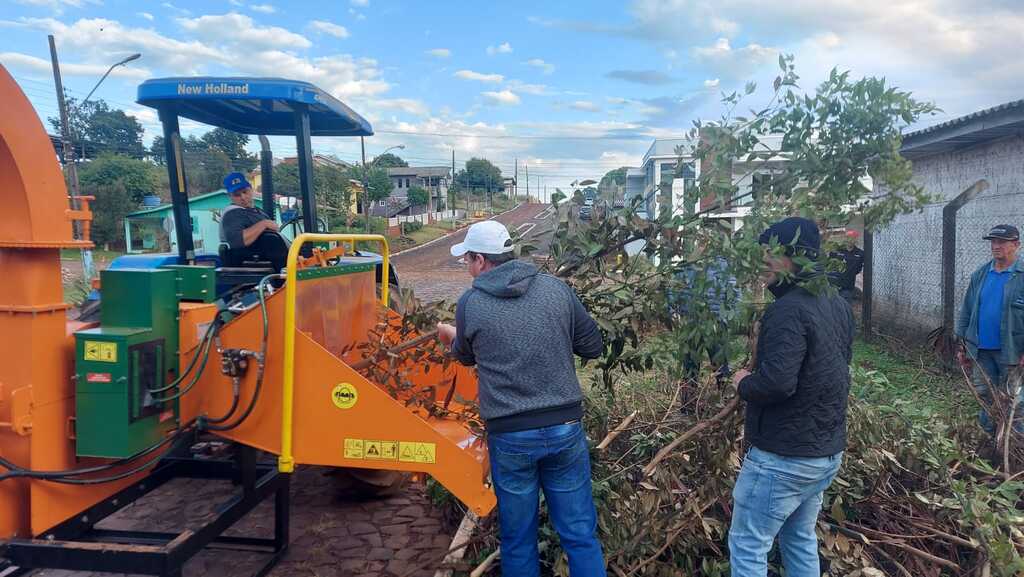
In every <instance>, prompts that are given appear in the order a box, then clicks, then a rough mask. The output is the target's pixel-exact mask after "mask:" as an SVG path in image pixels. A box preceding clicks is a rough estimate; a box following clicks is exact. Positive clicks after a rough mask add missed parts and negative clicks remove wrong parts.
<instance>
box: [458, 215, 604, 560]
mask: <svg viewBox="0 0 1024 577" xmlns="http://www.w3.org/2000/svg"><path fill="white" fill-rule="evenodd" d="M512 251H513V246H512V240H511V238H510V237H509V234H508V230H507V229H506V228H505V225H503V224H501V223H500V222H497V221H493V220H488V221H484V222H479V223H477V224H474V225H473V226H471V227H469V231H468V232H467V233H466V240H465V241H464V242H461V243H459V244H456V245H455V246H453V247H452V249H451V252H452V255H453V256H456V257H465V260H466V263H467V264H468V266H469V274H470V275H472V276H473V279H474V280H473V286H472V288H470V289H469V290H467V291H466V292H465V294H463V295H462V297H461V298H460V299H459V304H458V307H457V308H456V312H455V326H452V325H447V324H439V325H438V335H439V337H440V339H441V341H442V342H443V343H444V344H445V345H447V346H450V347H451V351H452V356H454V357H455V358H456V359H457V360H458V361H459V362H461V363H463V364H466V365H476V367H477V375H478V377H479V382H480V385H479V387H480V416H481V417H483V420H484V425H485V428H486V429H487V446H488V450H489V454H490V461H491V477H492V480H493V481H494V492H495V494H496V495H497V497H498V515H499V517H498V519H499V524H500V527H499V528H500V532H501V567H502V574H503V575H516V576H517V577H534V576H537V575H539V574H540V562H539V558H538V551H537V523H538V518H539V516H538V507H539V499H540V490H541V489H543V490H544V498H545V500H546V502H547V506H548V514H549V517H550V518H551V523H552V525H554V527H555V530H556V531H557V532H558V535H559V537H560V539H561V543H562V547H563V548H564V549H565V552H566V554H567V556H568V557H569V573H570V575H571V576H572V577H584V576H586V577H603V576H604V575H605V574H606V573H605V566H604V556H603V554H602V552H601V544H600V542H598V540H597V513H596V511H595V508H594V499H593V495H592V493H591V484H590V455H589V452H588V448H587V439H586V434H585V432H584V430H583V426H582V424H581V422H580V419H581V418H582V417H583V392H582V391H581V390H580V383H579V380H578V379H577V378H576V364H575V359H574V357H573V355H574V354H576V355H579V356H581V357H583V358H588V359H593V358H596V357H597V356H599V355H600V354H601V352H602V350H603V349H604V343H603V340H602V337H601V332H600V330H598V328H597V323H595V322H594V319H592V318H591V317H590V315H589V314H587V311H586V309H584V308H583V305H582V304H581V303H580V301H579V298H577V296H576V293H575V292H574V291H573V290H572V289H571V288H569V286H567V285H566V284H565V283H563V282H562V281H560V280H558V279H557V278H555V277H553V276H550V275H547V274H542V273H540V272H539V271H538V270H537V267H536V266H534V265H533V264H530V263H527V262H523V261H519V260H516V259H515V258H514V256H513V253H512Z"/></svg>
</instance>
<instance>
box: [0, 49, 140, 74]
mask: <svg viewBox="0 0 1024 577" xmlns="http://www.w3.org/2000/svg"><path fill="white" fill-rule="evenodd" d="M0 62H3V64H4V66H7V67H9V68H20V69H22V70H29V71H32V72H39V73H43V74H50V73H52V70H53V68H52V67H51V64H50V61H49V60H48V59H43V58H38V57H36V56H29V55H28V54H22V53H20V52H0ZM109 67H110V65H109V64H80V63H75V62H61V63H60V72H61V74H63V75H64V76H88V77H93V78H98V77H100V76H102V75H103V73H104V72H106V71H107V69H108V68H109ZM110 75H111V76H113V77H119V78H130V79H132V80H144V79H146V78H149V77H151V76H152V75H153V73H152V72H150V71H149V70H148V69H146V68H139V67H137V66H118V67H117V68H115V69H113V70H111V71H110Z"/></svg>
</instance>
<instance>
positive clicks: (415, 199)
mask: <svg viewBox="0 0 1024 577" xmlns="http://www.w3.org/2000/svg"><path fill="white" fill-rule="evenodd" d="M406 198H408V199H409V204H410V205H412V206H426V205H427V203H428V202H430V193H429V192H427V190H426V189H425V188H423V187H421V186H412V187H409V190H408V192H406Z"/></svg>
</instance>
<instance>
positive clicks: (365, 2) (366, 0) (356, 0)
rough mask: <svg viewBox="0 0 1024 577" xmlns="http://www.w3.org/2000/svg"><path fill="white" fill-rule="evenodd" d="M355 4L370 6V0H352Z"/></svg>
mask: <svg viewBox="0 0 1024 577" xmlns="http://www.w3.org/2000/svg"><path fill="white" fill-rule="evenodd" d="M350 1H351V3H352V5H353V6H369V5H370V0H350Z"/></svg>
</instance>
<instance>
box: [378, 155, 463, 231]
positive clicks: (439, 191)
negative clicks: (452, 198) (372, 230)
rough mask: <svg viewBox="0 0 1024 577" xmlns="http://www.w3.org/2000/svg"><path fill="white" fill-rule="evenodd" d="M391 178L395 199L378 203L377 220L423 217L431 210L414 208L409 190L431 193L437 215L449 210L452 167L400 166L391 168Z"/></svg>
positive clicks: (422, 207) (389, 172)
mask: <svg viewBox="0 0 1024 577" xmlns="http://www.w3.org/2000/svg"><path fill="white" fill-rule="evenodd" d="M387 170H388V177H389V178H391V186H392V189H391V196H390V197H388V198H386V199H382V200H378V201H377V202H376V203H375V205H374V207H373V210H372V211H373V214H374V215H376V216H387V217H389V218H390V217H393V216H397V215H400V214H423V213H425V212H428V207H427V206H411V205H410V203H409V198H408V195H409V189H410V188H412V187H414V186H418V187H420V188H422V189H424V190H426V191H427V194H429V195H430V198H431V207H432V208H433V209H434V211H435V212H436V211H440V210H445V208H446V206H447V201H448V187H449V186H451V174H452V169H451V167H450V166H396V167H391V168H388V169H387Z"/></svg>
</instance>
